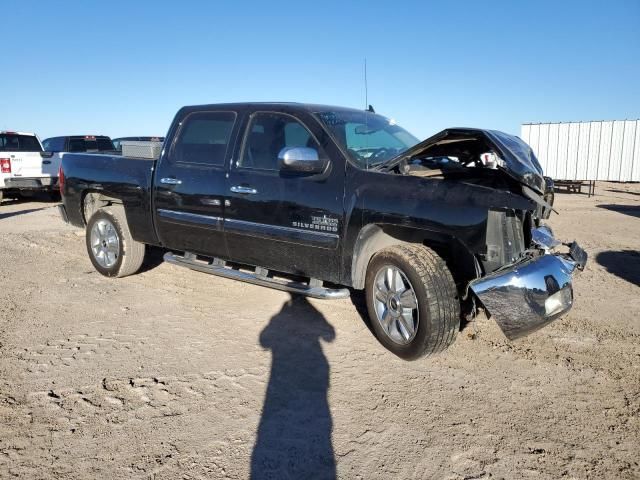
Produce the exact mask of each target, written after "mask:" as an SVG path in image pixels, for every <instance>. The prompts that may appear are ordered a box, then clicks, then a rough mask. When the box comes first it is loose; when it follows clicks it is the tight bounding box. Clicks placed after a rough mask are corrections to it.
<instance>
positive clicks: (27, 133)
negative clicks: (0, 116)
mask: <svg viewBox="0 0 640 480" xmlns="http://www.w3.org/2000/svg"><path fill="white" fill-rule="evenodd" d="M0 135H30V136H32V137H35V136H36V134H35V133H31V132H15V131H13V130H0Z"/></svg>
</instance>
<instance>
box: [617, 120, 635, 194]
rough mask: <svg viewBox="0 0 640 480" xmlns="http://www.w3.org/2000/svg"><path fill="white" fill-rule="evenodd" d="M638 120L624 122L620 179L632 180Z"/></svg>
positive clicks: (624, 180) (623, 180)
mask: <svg viewBox="0 0 640 480" xmlns="http://www.w3.org/2000/svg"><path fill="white" fill-rule="evenodd" d="M637 123H638V122H636V121H633V120H627V121H626V122H624V134H623V136H622V156H621V165H620V175H619V178H620V181H622V182H630V181H631V167H632V165H633V150H634V147H635V145H634V143H635V140H636V124H637Z"/></svg>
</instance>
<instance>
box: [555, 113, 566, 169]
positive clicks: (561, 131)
mask: <svg viewBox="0 0 640 480" xmlns="http://www.w3.org/2000/svg"><path fill="white" fill-rule="evenodd" d="M568 157H569V124H568V123H561V124H560V125H559V126H558V156H557V158H556V162H558V166H557V168H556V175H557V176H558V178H569V177H567V163H568V160H569V159H568Z"/></svg>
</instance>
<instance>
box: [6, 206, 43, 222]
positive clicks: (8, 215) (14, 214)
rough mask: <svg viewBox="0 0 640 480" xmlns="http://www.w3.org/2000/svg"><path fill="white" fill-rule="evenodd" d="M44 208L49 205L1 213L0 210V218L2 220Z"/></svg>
mask: <svg viewBox="0 0 640 480" xmlns="http://www.w3.org/2000/svg"><path fill="white" fill-rule="evenodd" d="M45 208H49V207H42V208H29V209H27V210H16V211H15V212H7V213H2V210H0V220H4V219H6V218H11V217H17V216H18V215H26V214H27V213H33V212H37V211H39V210H44V209H45Z"/></svg>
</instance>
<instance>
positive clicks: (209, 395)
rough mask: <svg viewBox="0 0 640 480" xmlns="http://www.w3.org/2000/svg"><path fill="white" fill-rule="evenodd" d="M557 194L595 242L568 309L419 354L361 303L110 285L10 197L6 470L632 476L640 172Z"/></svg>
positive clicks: (1, 471) (143, 283)
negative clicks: (635, 181)
mask: <svg viewBox="0 0 640 480" xmlns="http://www.w3.org/2000/svg"><path fill="white" fill-rule="evenodd" d="M556 205H557V207H558V209H559V211H560V215H559V216H554V217H553V218H552V220H551V225H552V226H553V227H554V229H555V231H556V234H557V235H558V236H559V237H561V238H564V239H567V240H570V239H573V238H576V239H578V240H579V242H580V243H581V245H582V246H583V247H585V248H586V250H587V251H588V252H589V255H590V263H589V265H588V267H587V270H586V271H585V272H583V273H582V274H581V275H579V276H578V277H577V278H576V282H575V291H576V295H577V298H576V304H575V307H574V309H573V310H572V311H571V313H570V314H569V315H567V316H566V317H565V318H563V319H562V320H559V321H557V322H555V323H553V324H552V325H550V326H549V327H547V328H545V329H543V330H541V331H539V332H537V333H536V334H534V335H532V336H530V337H527V338H525V339H523V340H520V341H517V342H509V341H507V340H506V339H505V337H504V336H503V335H502V334H501V332H500V331H499V329H498V327H497V326H496V325H495V324H494V323H493V322H492V321H490V320H487V319H484V318H482V319H479V320H478V321H477V322H475V323H474V324H471V325H469V326H468V327H467V328H466V329H465V330H464V331H463V332H462V333H461V334H459V336H458V339H457V341H456V343H455V344H454V346H453V347H452V348H451V349H449V350H448V351H447V352H445V353H444V354H441V355H439V356H436V357H432V358H429V359H423V360H420V361H417V362H411V363H408V362H404V361H402V360H400V359H398V358H396V357H394V356H392V355H391V354H389V353H387V352H386V351H385V350H384V349H383V348H382V347H381V346H380V345H379V344H378V343H377V341H376V340H375V338H374V337H373V336H372V335H371V333H370V332H369V330H368V329H367V326H366V325H365V323H364V322H363V321H362V320H361V318H360V317H359V315H358V313H357V311H356V308H355V307H354V304H353V302H352V301H350V300H344V301H333V302H322V301H315V300H311V301H307V300H304V299H295V300H294V301H291V298H290V297H289V295H287V294H285V293H281V292H277V291H272V290H268V289H264V288H260V287H256V286H251V285H246V284H242V283H236V282H233V281H230V280H224V279H220V278H216V277H211V276H207V275H205V274H201V273H197V272H192V271H189V270H184V269H180V268H179V267H174V266H171V265H168V264H160V263H159V262H158V261H151V262H150V263H149V265H148V266H147V269H146V271H144V272H143V273H141V274H138V275H135V276H131V277H128V278H125V279H121V280H110V279H107V278H104V277H102V276H100V275H99V274H98V273H96V272H95V271H94V270H93V268H92V266H91V263H90V262H89V259H88V257H87V254H86V251H85V247H84V237H83V232H81V231H78V230H76V229H73V228H71V227H68V226H66V225H64V224H63V223H62V221H61V220H59V218H58V216H57V212H56V209H55V208H54V204H52V203H46V202H44V201H43V202H38V201H32V202H10V201H5V202H3V203H2V205H1V206H0V478H13V477H16V478H38V479H53V478H65V479H66V478H105V479H106V478H111V479H120V478H157V479H176V478H247V477H248V476H249V475H250V472H253V474H254V476H255V478H272V479H283V478H295V479H299V478H333V477H336V476H337V477H338V478H344V479H359V478H362V479H390V478H400V479H404V478H407V479H408V478H443V479H452V480H453V479H480V478H492V479H500V478H505V479H513V478H532V479H557V478H569V479H571V478H594V479H602V478H623V479H631V478H639V477H640V455H639V453H640V287H639V285H640V252H639V251H640V185H616V184H606V183H599V184H598V190H597V195H596V196H595V197H593V198H587V196H586V195H568V194H558V195H557V198H556ZM157 257H158V255H156V259H155V260H157Z"/></svg>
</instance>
